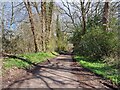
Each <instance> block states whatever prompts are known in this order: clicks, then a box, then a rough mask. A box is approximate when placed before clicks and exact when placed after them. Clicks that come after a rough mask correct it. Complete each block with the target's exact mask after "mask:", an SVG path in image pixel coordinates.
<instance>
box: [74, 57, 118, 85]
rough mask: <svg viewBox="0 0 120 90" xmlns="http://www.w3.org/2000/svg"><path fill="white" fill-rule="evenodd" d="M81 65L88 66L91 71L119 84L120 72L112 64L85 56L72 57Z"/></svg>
mask: <svg viewBox="0 0 120 90" xmlns="http://www.w3.org/2000/svg"><path fill="white" fill-rule="evenodd" d="M74 58H75V59H76V60H77V61H78V62H79V63H80V64H81V65H82V66H83V67H85V68H88V69H89V70H91V71H92V72H94V73H96V74H98V75H101V76H103V77H104V78H107V79H109V80H111V81H112V82H113V84H116V85H120V73H119V70H118V69H116V68H115V67H114V66H110V65H107V64H105V63H103V62H100V61H96V62H92V60H90V59H87V58H85V57H80V56H75V57H74Z"/></svg>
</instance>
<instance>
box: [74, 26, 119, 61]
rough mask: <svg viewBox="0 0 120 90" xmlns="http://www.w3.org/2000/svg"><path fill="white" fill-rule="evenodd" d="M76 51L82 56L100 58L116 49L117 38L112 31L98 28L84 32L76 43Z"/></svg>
mask: <svg viewBox="0 0 120 90" xmlns="http://www.w3.org/2000/svg"><path fill="white" fill-rule="evenodd" d="M75 48H77V49H75V50H77V51H76V52H77V53H78V54H80V55H83V56H88V57H90V58H94V59H101V58H102V57H103V56H109V55H110V54H111V53H113V52H115V51H116V50H117V38H116V34H115V33H113V32H104V31H102V30H100V29H99V28H98V29H96V30H92V31H90V32H88V33H86V34H85V35H84V36H82V37H81V41H80V42H79V43H77V47H75Z"/></svg>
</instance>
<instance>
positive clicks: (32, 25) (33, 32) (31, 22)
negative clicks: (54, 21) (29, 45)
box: [24, 1, 38, 53]
mask: <svg viewBox="0 0 120 90" xmlns="http://www.w3.org/2000/svg"><path fill="white" fill-rule="evenodd" d="M24 4H25V6H26V9H27V11H28V15H29V21H30V24H31V31H32V34H33V39H34V45H35V53H36V52H38V47H37V41H36V36H35V27H34V21H33V16H32V9H31V7H30V2H28V1H27V2H24Z"/></svg>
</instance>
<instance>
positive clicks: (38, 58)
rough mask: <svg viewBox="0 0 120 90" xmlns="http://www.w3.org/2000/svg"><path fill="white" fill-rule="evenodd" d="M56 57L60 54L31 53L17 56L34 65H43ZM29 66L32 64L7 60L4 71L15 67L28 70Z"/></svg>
mask: <svg viewBox="0 0 120 90" xmlns="http://www.w3.org/2000/svg"><path fill="white" fill-rule="evenodd" d="M53 53H54V54H53ZM56 55H58V54H57V53H55V52H52V53H43V52H39V53H31V54H21V55H17V56H18V57H22V58H24V59H27V60H30V61H31V62H32V63H35V64H36V63H41V62H43V61H45V60H47V59H50V58H54V57H55V56H56ZM29 66H30V64H28V63H27V62H24V61H21V60H19V59H14V58H6V59H4V60H3V69H5V70H8V69H11V68H13V67H17V68H27V67H29Z"/></svg>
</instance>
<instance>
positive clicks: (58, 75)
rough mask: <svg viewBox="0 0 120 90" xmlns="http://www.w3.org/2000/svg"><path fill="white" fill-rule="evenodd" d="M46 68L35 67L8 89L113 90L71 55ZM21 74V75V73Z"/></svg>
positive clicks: (59, 58) (47, 65) (63, 56)
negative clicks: (88, 89)
mask: <svg viewBox="0 0 120 90" xmlns="http://www.w3.org/2000/svg"><path fill="white" fill-rule="evenodd" d="M43 66H44V67H42V68H41V67H35V68H34V69H32V70H28V71H27V72H28V73H29V74H28V75H26V77H22V78H20V79H19V80H17V81H14V82H13V83H10V84H9V85H8V86H7V87H8V88H49V89H51V88H91V89H96V88H104V90H107V89H108V90H111V89H110V88H108V87H107V86H105V85H103V84H102V83H101V82H104V80H102V79H101V78H100V77H98V76H96V75H94V74H93V73H91V72H89V71H88V70H86V69H84V68H82V67H81V66H78V65H77V64H76V63H75V62H73V60H72V56H71V55H60V56H58V57H57V58H55V59H54V60H51V62H50V63H47V64H45V65H43ZM20 74H21V73H20Z"/></svg>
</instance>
